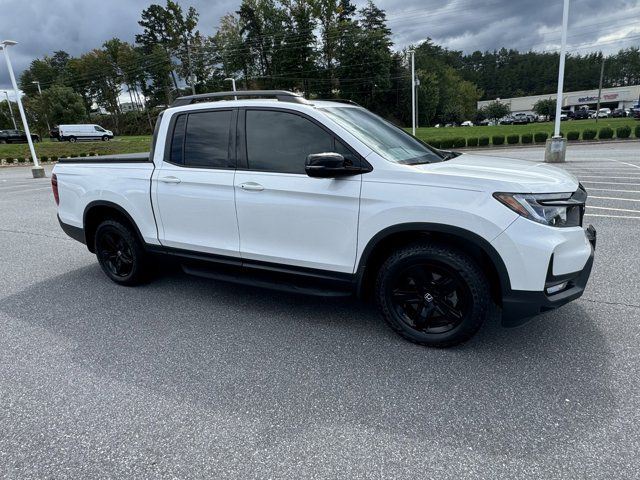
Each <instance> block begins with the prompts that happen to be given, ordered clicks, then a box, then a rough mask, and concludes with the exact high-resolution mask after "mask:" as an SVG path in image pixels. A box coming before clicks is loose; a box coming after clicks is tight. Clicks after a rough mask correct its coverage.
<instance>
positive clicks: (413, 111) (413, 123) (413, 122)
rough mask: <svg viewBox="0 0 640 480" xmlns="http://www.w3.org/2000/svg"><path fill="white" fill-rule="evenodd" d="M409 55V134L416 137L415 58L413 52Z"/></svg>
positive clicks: (410, 51)
mask: <svg viewBox="0 0 640 480" xmlns="http://www.w3.org/2000/svg"><path fill="white" fill-rule="evenodd" d="M409 53H410V54H411V133H412V134H413V136H414V137H415V136H416V58H415V53H416V52H415V50H409Z"/></svg>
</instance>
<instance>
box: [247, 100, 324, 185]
mask: <svg viewBox="0 0 640 480" xmlns="http://www.w3.org/2000/svg"><path fill="white" fill-rule="evenodd" d="M246 132H247V135H246V136H247V160H248V163H249V169H251V170H266V171H269V172H282V173H305V171H304V164H305V161H306V159H307V156H308V155H310V154H312V153H322V152H331V151H332V150H333V138H332V136H331V135H329V134H328V133H327V132H326V131H324V130H323V129H322V128H320V127H319V126H317V125H316V124H314V123H313V122H311V121H310V120H307V119H306V118H303V117H301V116H300V115H295V114H293V113H288V112H276V111H268V110H247V117H246Z"/></svg>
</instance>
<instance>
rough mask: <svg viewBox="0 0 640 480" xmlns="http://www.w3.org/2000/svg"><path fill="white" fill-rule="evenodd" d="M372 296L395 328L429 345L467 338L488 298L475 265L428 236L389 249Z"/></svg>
mask: <svg viewBox="0 0 640 480" xmlns="http://www.w3.org/2000/svg"><path fill="white" fill-rule="evenodd" d="M375 296H376V300H377V303H378V307H379V308H380V311H381V312H382V315H383V317H384V319H385V321H386V322H387V324H388V325H389V326H390V327H391V328H392V329H393V330H394V331H395V332H396V333H398V334H399V335H401V336H402V337H404V338H406V339H407V340H409V341H411V342H414V343H417V344H420V345H425V346H429V347H451V346H453V345H458V344H460V343H463V342H465V341H467V340H468V339H469V338H471V337H472V336H473V335H474V334H475V333H476V332H477V331H478V329H479V328H480V326H481V325H482V322H483V321H484V319H485V317H486V315H487V311H488V309H489V305H490V302H491V299H490V298H491V297H490V294H489V285H488V282H487V279H486V277H485V276H484V274H483V273H482V271H481V270H480V268H479V267H478V265H477V264H476V263H475V262H474V261H473V260H472V259H471V258H470V257H468V256H467V255H465V254H464V253H463V252H461V251H460V250H457V249H453V248H449V247H447V246H445V245H442V244H440V243H437V242H431V241H423V242H420V243H415V244H413V245H409V246H407V247H404V248H402V249H400V250H398V251H396V252H395V253H393V254H392V255H391V256H390V257H389V258H388V259H387V260H386V261H385V262H384V263H383V265H382V267H381V268H380V271H379V272H378V278H377V281H376V290H375Z"/></svg>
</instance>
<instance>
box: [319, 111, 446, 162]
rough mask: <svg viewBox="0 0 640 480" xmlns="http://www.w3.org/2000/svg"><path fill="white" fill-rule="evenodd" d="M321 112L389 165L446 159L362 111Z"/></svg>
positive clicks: (395, 128) (374, 116)
mask: <svg viewBox="0 0 640 480" xmlns="http://www.w3.org/2000/svg"><path fill="white" fill-rule="evenodd" d="M320 110H321V111H322V112H323V113H325V114H326V115H327V116H328V117H330V118H331V119H332V120H333V121H334V122H336V123H337V124H338V125H340V126H341V127H343V128H344V129H346V130H348V131H349V133H351V134H352V135H353V136H355V137H356V138H357V139H358V140H360V141H361V142H362V143H364V144H365V145H366V146H367V147H369V148H370V149H371V150H373V151H374V152H376V153H377V154H378V155H380V156H381V157H383V158H384V159H386V160H389V161H390V162H394V163H399V164H402V165H418V164H420V163H432V162H441V161H443V160H444V159H445V157H444V156H443V155H441V154H440V153H438V152H437V151H436V150H434V149H432V148H431V147H429V146H428V145H427V144H425V143H422V142H421V141H420V140H418V139H416V138H414V137H412V136H411V135H409V134H408V133H406V132H405V131H404V130H402V129H401V128H398V127H396V126H395V125H393V124H391V123H389V122H387V121H386V120H384V119H382V118H381V117H379V116H377V115H375V114H373V113H371V112H370V111H369V110H366V109H364V108H354V107H327V108H321V109H320Z"/></svg>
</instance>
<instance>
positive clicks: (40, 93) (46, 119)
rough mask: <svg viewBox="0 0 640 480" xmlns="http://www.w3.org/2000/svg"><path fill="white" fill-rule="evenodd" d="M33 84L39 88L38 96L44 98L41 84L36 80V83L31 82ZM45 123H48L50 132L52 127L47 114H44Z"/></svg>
mask: <svg viewBox="0 0 640 480" xmlns="http://www.w3.org/2000/svg"><path fill="white" fill-rule="evenodd" d="M31 83H33V84H34V85H37V86H38V94H39V95H40V96H42V89H41V88H40V82H38V81H37V80H35V81H33V82H31ZM44 121H45V122H47V131H50V130H51V127H50V126H49V119H48V118H47V114H46V113H45V114H44Z"/></svg>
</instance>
